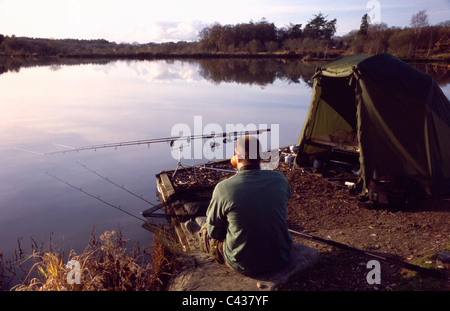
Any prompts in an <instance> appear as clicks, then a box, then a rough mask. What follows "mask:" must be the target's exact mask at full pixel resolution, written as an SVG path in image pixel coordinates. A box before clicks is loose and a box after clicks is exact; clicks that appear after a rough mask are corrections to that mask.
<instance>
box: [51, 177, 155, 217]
mask: <svg viewBox="0 0 450 311" xmlns="http://www.w3.org/2000/svg"><path fill="white" fill-rule="evenodd" d="M45 174H47V175H48V176H50V177H53V178H54V179H56V180H58V181H60V182H62V183H64V184H66V185H68V186H70V187H72V188H74V189H76V190H78V191H80V192H82V193H84V194H86V195H88V196H90V197H91V198H94V199H96V200H98V201H100V202H102V203H104V204H106V205H108V206H111V207H113V208H115V209H117V210H119V211H121V212H123V213H125V214H127V215H129V216H131V217H133V218H136V219H138V220H140V221H143V222H144V223H146V222H147V221H146V220H145V219H143V218H140V217H138V216H136V215H134V214H132V213H130V212H128V211H126V210H123V209H122V208H121V207H120V205H119V206H116V205H114V204H112V203H109V202H107V201H105V200H103V199H102V198H100V197H99V196H95V195H93V194H91V193H89V192H87V191H85V190H83V189H81V188H79V187H76V186H74V185H72V184H71V183H69V182H68V181H65V180H62V179H61V178H58V177H56V176H55V175H53V174H50V173H49V172H45Z"/></svg>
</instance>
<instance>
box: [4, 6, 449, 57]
mask: <svg viewBox="0 0 450 311" xmlns="http://www.w3.org/2000/svg"><path fill="white" fill-rule="evenodd" d="M336 24H337V20H336V19H331V20H330V19H328V17H327V16H324V15H323V14H322V13H318V14H316V15H314V16H313V18H311V19H310V20H309V21H308V22H307V23H306V25H305V26H303V25H302V24H293V23H290V24H289V25H287V26H284V27H281V28H277V27H276V26H275V25H274V23H270V22H268V21H267V20H266V19H262V20H261V21H259V22H253V21H250V22H248V23H240V24H236V25H221V24H219V23H214V24H212V25H209V26H207V27H205V28H204V29H202V30H201V31H200V32H199V36H198V41H195V42H185V41H180V42H168V43H147V44H138V43H132V44H128V43H116V42H109V41H107V40H103V39H99V40H77V39H61V40H58V39H39V38H37V39H36V38H26V37H16V36H14V35H13V36H4V35H1V34H0V56H2V55H3V56H21V57H53V56H57V57H91V58H92V57H127V58H152V57H182V56H187V57H192V56H199V57H207V56H217V55H220V56H253V57H255V56H269V55H273V56H277V57H279V56H284V57H287V56H291V57H298V58H320V59H322V58H334V57H338V56H342V55H346V54H378V53H383V52H387V53H391V54H393V55H396V56H398V57H401V58H428V59H429V58H435V59H437V58H441V59H445V60H447V61H448V60H449V59H450V52H449V51H450V44H449V43H450V40H449V38H450V20H449V21H447V22H444V23H440V24H438V25H433V26H431V25H429V22H428V15H427V14H426V12H425V11H420V12H419V13H417V14H415V15H413V17H412V18H411V25H410V27H405V28H399V27H388V25H386V24H383V23H380V24H371V23H370V19H369V17H368V15H367V14H366V15H364V16H363V17H362V19H361V25H360V28H359V29H357V30H354V31H352V32H350V33H349V34H347V35H345V36H341V37H336V36H335V33H336Z"/></svg>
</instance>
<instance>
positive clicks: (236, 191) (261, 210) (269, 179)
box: [187, 136, 292, 275]
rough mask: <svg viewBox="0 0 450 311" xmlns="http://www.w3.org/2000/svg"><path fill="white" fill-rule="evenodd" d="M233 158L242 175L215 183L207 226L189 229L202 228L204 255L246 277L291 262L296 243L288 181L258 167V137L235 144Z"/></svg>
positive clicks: (251, 137)
mask: <svg viewBox="0 0 450 311" xmlns="http://www.w3.org/2000/svg"><path fill="white" fill-rule="evenodd" d="M233 158H234V162H235V165H236V166H237V168H238V170H239V172H238V174H237V175H235V176H233V177H231V178H229V179H227V180H224V181H222V182H220V183H218V184H217V185H216V187H215V189H214V192H213V195H212V199H211V202H210V204H209V207H208V209H207V212H206V223H205V224H204V225H203V226H202V227H201V228H200V226H198V225H196V224H195V223H194V222H192V221H190V222H188V223H187V227H188V229H189V230H190V231H191V232H192V231H197V230H198V229H200V230H199V231H198V235H199V240H200V248H201V249H202V251H204V252H206V253H209V254H211V255H212V256H214V258H216V260H217V261H218V262H221V263H223V262H225V263H226V264H227V265H228V266H230V267H231V268H233V269H235V270H236V271H238V272H240V273H242V274H245V275H257V274H262V273H268V272H272V271H276V270H279V269H281V268H283V267H284V266H286V265H287V264H288V263H289V261H290V248H291V245H292V238H291V235H290V234H289V232H288V227H287V222H286V214H287V202H288V200H289V197H290V188H289V183H288V181H287V180H286V178H285V177H284V176H283V174H281V173H280V172H274V171H269V170H261V169H260V162H261V157H260V144H259V141H258V139H257V138H256V137H254V136H245V137H242V138H240V139H239V140H238V141H237V142H236V148H235V155H234V157H233ZM232 162H233V159H232ZM196 226H197V229H196V228H195V227H196Z"/></svg>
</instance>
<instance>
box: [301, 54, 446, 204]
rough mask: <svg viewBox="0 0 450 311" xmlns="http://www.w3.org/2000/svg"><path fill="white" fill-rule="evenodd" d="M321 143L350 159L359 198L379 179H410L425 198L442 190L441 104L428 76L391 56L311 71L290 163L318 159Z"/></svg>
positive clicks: (443, 117) (360, 58)
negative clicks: (310, 86) (356, 170)
mask: <svg viewBox="0 0 450 311" xmlns="http://www.w3.org/2000/svg"><path fill="white" fill-rule="evenodd" d="M342 134H344V135H342ZM339 135H340V137H339ZM336 137H337V138H336ZM316 138H317V139H319V140H318V141H319V143H317V139H316ZM324 141H325V142H331V143H332V144H333V143H334V147H333V150H338V149H341V150H343V151H344V152H347V153H348V154H353V155H355V156H356V163H358V162H359V166H360V173H359V182H358V187H359V189H360V190H361V193H365V192H366V189H367V186H368V185H369V183H370V181H371V180H374V179H377V178H380V177H382V176H392V177H399V178H408V179H411V180H414V181H416V182H417V183H418V184H419V185H420V189H421V190H422V192H423V194H424V195H425V196H428V197H429V196H440V195H444V194H449V193H450V103H449V100H448V99H447V97H446V96H445V95H444V93H443V92H442V90H441V88H440V87H439V86H438V85H437V84H436V82H435V81H434V80H433V78H432V77H431V76H430V75H428V74H426V73H423V72H421V71H419V70H417V69H415V68H413V67H411V66H410V65H408V64H406V63H405V62H403V61H401V60H399V59H398V58H396V57H394V56H392V55H389V54H379V55H375V56H369V55H352V56H348V57H344V58H341V59H338V60H336V61H333V62H330V63H328V64H326V65H324V66H323V67H319V68H317V70H316V74H315V76H314V85H313V93H312V99H311V105H310V108H309V111H308V113H307V116H306V120H305V123H304V125H303V129H302V131H301V134H300V137H299V140H298V143H297V145H298V146H299V153H298V156H297V158H296V161H297V164H299V165H303V164H304V163H301V162H302V161H304V160H305V159H307V160H309V161H311V160H312V159H314V158H316V157H317V158H319V157H320V155H321V154H323V153H324V151H325V150H326V149H324V146H325V145H324V143H323V142H324ZM346 143H347V145H346ZM341 147H342V148H341ZM344 147H345V148H344ZM310 163H311V162H310Z"/></svg>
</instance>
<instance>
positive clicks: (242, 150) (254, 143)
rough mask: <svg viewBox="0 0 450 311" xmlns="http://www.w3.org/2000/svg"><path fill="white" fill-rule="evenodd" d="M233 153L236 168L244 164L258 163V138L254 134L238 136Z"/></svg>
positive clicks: (259, 159) (259, 148) (259, 149)
mask: <svg viewBox="0 0 450 311" xmlns="http://www.w3.org/2000/svg"><path fill="white" fill-rule="evenodd" d="M234 153H235V161H236V164H237V167H238V169H239V168H241V167H242V166H245V165H259V164H260V162H261V155H260V153H261V146H260V143H259V140H258V138H256V137H254V136H250V135H246V136H243V137H241V138H239V139H238V140H237V141H236V146H235V150H234Z"/></svg>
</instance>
